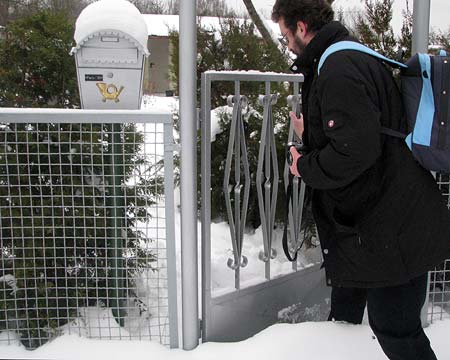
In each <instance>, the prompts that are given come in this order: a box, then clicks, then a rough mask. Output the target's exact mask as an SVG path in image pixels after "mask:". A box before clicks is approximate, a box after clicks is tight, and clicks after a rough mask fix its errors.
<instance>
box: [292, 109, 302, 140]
mask: <svg viewBox="0 0 450 360" xmlns="http://www.w3.org/2000/svg"><path fill="white" fill-rule="evenodd" d="M289 116H290V118H291V121H292V126H293V127H294V131H295V133H296V134H297V136H298V138H299V139H301V138H302V135H303V130H304V126H303V114H300V117H299V118H298V117H297V116H296V115H295V113H294V112H293V111H290V112H289Z"/></svg>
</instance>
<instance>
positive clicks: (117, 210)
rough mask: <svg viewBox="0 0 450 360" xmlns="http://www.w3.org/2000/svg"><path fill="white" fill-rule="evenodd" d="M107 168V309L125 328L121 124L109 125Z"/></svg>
mask: <svg viewBox="0 0 450 360" xmlns="http://www.w3.org/2000/svg"><path fill="white" fill-rule="evenodd" d="M108 129H109V130H110V131H109V132H108V137H109V139H108V141H109V152H110V154H109V159H108V160H110V164H109V165H110V168H109V169H108V170H107V171H108V174H106V175H107V177H108V181H109V188H110V193H109V194H108V198H107V202H108V208H109V209H108V210H109V224H110V225H109V228H108V230H107V232H108V258H109V259H108V260H109V266H110V267H111V278H110V279H109V284H108V298H109V302H110V303H109V306H111V307H112V313H113V315H114V317H115V319H116V321H117V323H118V324H119V325H120V326H124V325H125V316H126V310H125V307H124V301H125V294H124V289H125V285H124V280H125V274H124V269H125V267H124V264H123V254H122V251H123V248H124V244H123V241H124V240H123V235H122V231H123V230H124V229H125V201H124V196H123V195H124V194H123V190H122V178H123V158H122V156H123V146H122V139H121V129H122V127H121V124H110V125H108Z"/></svg>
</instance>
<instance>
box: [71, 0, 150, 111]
mask: <svg viewBox="0 0 450 360" xmlns="http://www.w3.org/2000/svg"><path fill="white" fill-rule="evenodd" d="M74 38H75V41H76V47H74V48H73V49H72V54H74V55H75V58H76V65H77V75H78V85H79V89H80V97H81V105H82V108H83V109H139V108H140V104H141V99H142V81H143V77H144V64H145V58H146V57H147V56H148V55H149V52H148V49H147V39H148V30H147V24H146V22H145V20H144V18H143V16H142V14H141V13H140V12H139V10H138V9H137V8H136V7H135V6H134V5H132V4H131V3H129V2H128V1H126V0H100V1H97V2H95V3H92V4H91V5H89V6H87V7H86V8H85V9H84V10H83V11H82V12H81V14H80V16H79V17H78V19H77V22H76V27H75V35H74Z"/></svg>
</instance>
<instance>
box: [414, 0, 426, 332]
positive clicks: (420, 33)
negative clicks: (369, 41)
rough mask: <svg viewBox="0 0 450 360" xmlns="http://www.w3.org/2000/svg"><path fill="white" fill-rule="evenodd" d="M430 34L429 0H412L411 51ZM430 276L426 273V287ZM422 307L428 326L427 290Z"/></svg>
mask: <svg viewBox="0 0 450 360" xmlns="http://www.w3.org/2000/svg"><path fill="white" fill-rule="evenodd" d="M429 34H430V0H414V9H413V34H412V53H413V54H415V53H417V52H420V53H424V54H426V53H428V37H429ZM429 284H430V276H429V274H428V288H429ZM428 288H427V296H426V298H425V303H424V304H423V307H422V312H421V319H422V326H423V327H426V326H428V317H427V314H428V297H429V290H428Z"/></svg>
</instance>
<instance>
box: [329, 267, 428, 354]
mask: <svg viewBox="0 0 450 360" xmlns="http://www.w3.org/2000/svg"><path fill="white" fill-rule="evenodd" d="M427 279H428V277H427V274H425V275H422V276H419V277H417V278H415V279H412V280H410V281H409V282H408V283H406V284H402V285H399V286H392V287H384V288H373V289H371V288H369V289H356V288H332V291H331V312H330V317H329V320H332V319H334V320H338V321H340V320H341V321H347V322H350V323H353V324H360V323H361V321H362V318H363V314H364V307H365V305H366V302H367V310H368V315H369V324H370V327H371V328H372V331H373V332H374V334H375V335H376V337H377V339H378V342H379V343H380V345H381V348H382V349H383V351H384V353H385V354H386V356H387V357H388V358H389V359H390V360H436V355H435V354H434V352H433V350H432V349H431V346H430V341H429V340H428V338H427V336H426V335H425V333H424V331H423V328H422V323H421V319H420V312H421V309H422V306H423V304H424V302H425V296H426V290H427Z"/></svg>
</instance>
